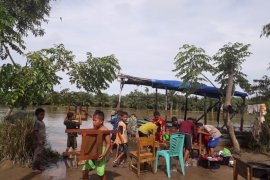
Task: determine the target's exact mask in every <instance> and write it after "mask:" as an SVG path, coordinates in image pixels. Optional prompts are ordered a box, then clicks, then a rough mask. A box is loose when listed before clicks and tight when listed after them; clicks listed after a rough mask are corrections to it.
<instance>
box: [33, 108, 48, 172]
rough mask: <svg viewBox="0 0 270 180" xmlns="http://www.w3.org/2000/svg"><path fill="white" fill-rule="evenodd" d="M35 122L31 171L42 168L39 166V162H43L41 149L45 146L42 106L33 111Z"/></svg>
mask: <svg viewBox="0 0 270 180" xmlns="http://www.w3.org/2000/svg"><path fill="white" fill-rule="evenodd" d="M35 116H36V120H35V124H34V139H33V145H34V157H33V165H32V170H33V172H38V173H40V172H41V171H42V170H43V169H42V168H41V164H42V162H43V150H44V146H45V139H46V127H45V124H44V122H43V119H44V117H45V110H44V109H42V108H37V109H36V111H35Z"/></svg>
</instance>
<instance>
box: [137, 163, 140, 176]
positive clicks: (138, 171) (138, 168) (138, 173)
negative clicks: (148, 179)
mask: <svg viewBox="0 0 270 180" xmlns="http://www.w3.org/2000/svg"><path fill="white" fill-rule="evenodd" d="M140 171H141V164H140V162H139V160H138V161H137V175H138V176H140Z"/></svg>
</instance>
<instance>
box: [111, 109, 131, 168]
mask: <svg viewBox="0 0 270 180" xmlns="http://www.w3.org/2000/svg"><path fill="white" fill-rule="evenodd" d="M127 119H128V113H127V112H122V114H121V120H120V121H119V122H118V130H119V132H118V133H117V134H116V140H115V141H116V143H117V144H118V145H119V153H120V154H118V155H117V157H116V159H115V160H114V161H113V163H114V165H113V167H117V166H118V165H119V162H120V160H121V159H122V158H123V157H124V156H125V157H127V151H128V144H127V143H128V136H127V126H126V124H125V122H126V121H127Z"/></svg>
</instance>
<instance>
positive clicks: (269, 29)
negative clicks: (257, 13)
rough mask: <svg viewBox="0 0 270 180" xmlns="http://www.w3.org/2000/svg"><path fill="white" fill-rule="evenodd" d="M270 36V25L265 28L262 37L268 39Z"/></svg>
mask: <svg viewBox="0 0 270 180" xmlns="http://www.w3.org/2000/svg"><path fill="white" fill-rule="evenodd" d="M269 35H270V23H269V24H266V25H264V26H263V29H262V33H261V37H262V36H265V37H268V36H269Z"/></svg>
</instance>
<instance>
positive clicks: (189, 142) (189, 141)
mask: <svg viewBox="0 0 270 180" xmlns="http://www.w3.org/2000/svg"><path fill="white" fill-rule="evenodd" d="M184 146H185V148H186V149H188V150H191V149H192V136H191V135H190V134H185V143H184Z"/></svg>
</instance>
